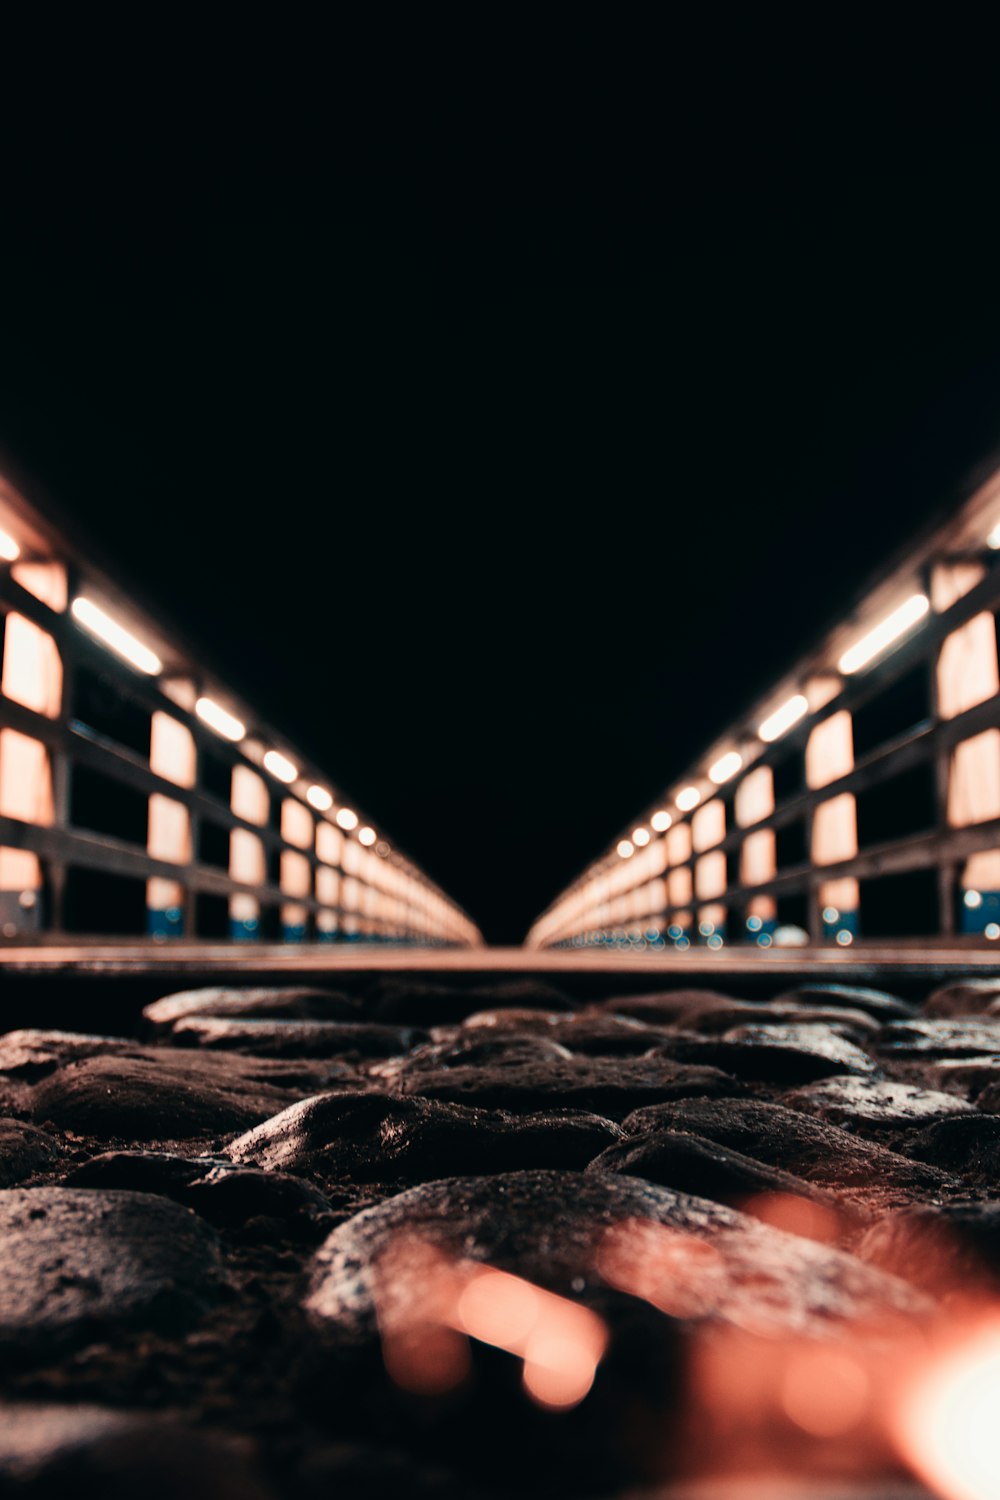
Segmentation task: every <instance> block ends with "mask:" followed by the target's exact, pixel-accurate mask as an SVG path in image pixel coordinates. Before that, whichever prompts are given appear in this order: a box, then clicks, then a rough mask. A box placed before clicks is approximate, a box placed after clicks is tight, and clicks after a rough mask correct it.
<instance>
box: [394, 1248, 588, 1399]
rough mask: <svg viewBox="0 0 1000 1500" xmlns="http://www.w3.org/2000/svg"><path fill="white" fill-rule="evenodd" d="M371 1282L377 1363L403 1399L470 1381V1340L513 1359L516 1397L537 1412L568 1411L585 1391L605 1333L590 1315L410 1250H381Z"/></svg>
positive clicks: (464, 1264)
mask: <svg viewBox="0 0 1000 1500" xmlns="http://www.w3.org/2000/svg"><path fill="white" fill-rule="evenodd" d="M380 1272H381V1275H380V1278H379V1279H380V1280H382V1277H383V1276H384V1290H383V1293H382V1294H381V1295H377V1301H378V1303H379V1306H378V1319H379V1328H380V1331H381V1334H382V1347H383V1358H384V1360H385V1365H386V1369H387V1371H388V1372H389V1375H390V1376H391V1377H392V1379H393V1380H395V1381H396V1383H397V1384H398V1385H400V1386H402V1387H403V1388H404V1389H406V1390H414V1391H421V1392H424V1393H433V1392H438V1391H444V1390H448V1389H451V1388H452V1387H453V1386H455V1385H457V1384H459V1383H460V1381H461V1380H463V1379H464V1378H465V1376H466V1375H467V1374H468V1372H469V1359H468V1340H469V1339H475V1340H477V1341H478V1342H479V1343H483V1344H490V1345H492V1346H493V1347H494V1348H496V1349H503V1350H505V1351H506V1352H507V1353H509V1354H514V1355H517V1356H519V1357H520V1358H521V1359H522V1360H523V1361H524V1369H523V1381H524V1387H525V1390H526V1391H527V1392H528V1394H529V1395H530V1396H532V1397H533V1399H534V1400H535V1401H537V1402H539V1404H540V1405H542V1406H550V1407H554V1408H566V1407H569V1406H576V1405H577V1404H578V1403H579V1402H580V1401H582V1400H583V1398H584V1396H586V1394H587V1392H588V1391H589V1390H590V1388H591V1386H592V1385H593V1383H594V1375H595V1373H596V1370H597V1366H598V1364H599V1363H600V1361H601V1359H602V1357H603V1355H604V1351H605V1349H606V1348H607V1343H608V1331H607V1327H606V1325H605V1323H604V1320H603V1319H602V1318H600V1317H598V1315H597V1314H596V1313H594V1312H591V1311H590V1309H589V1308H586V1307H581V1306H580V1305H579V1304H578V1303H575V1302H571V1301H570V1300H569V1299H568V1298H566V1297H560V1296H557V1295H556V1294H555V1293H554V1292H547V1291H545V1290H544V1289H543V1288H542V1287H540V1286H536V1285H535V1284H534V1283H533V1282H530V1281H526V1280H525V1279H524V1278H523V1277H520V1276H514V1275H512V1274H511V1273H510V1272H507V1271H498V1270H494V1269H493V1268H492V1267H488V1266H482V1265H477V1264H475V1263H474V1262H470V1261H461V1260H459V1261H452V1260H449V1259H448V1258H447V1257H446V1256H444V1255H442V1254H441V1253H440V1252H439V1251H437V1250H435V1249H434V1248H433V1247H432V1246H430V1245H421V1244H420V1243H419V1242H412V1243H407V1242H406V1241H402V1242H400V1243H399V1244H398V1245H397V1246H395V1247H393V1248H392V1249H390V1251H389V1252H387V1254H386V1256H384V1257H383V1263H382V1265H381V1267H380ZM401 1285H405V1286H406V1292H405V1294H403V1295H401V1294H400V1286H401Z"/></svg>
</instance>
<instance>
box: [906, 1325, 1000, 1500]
mask: <svg viewBox="0 0 1000 1500" xmlns="http://www.w3.org/2000/svg"><path fill="white" fill-rule="evenodd" d="M998 1413H1000V1319H996V1318H994V1319H991V1321H990V1322H989V1323H988V1324H987V1325H986V1326H984V1327H981V1328H980V1329H979V1330H978V1331H977V1332H976V1333H975V1334H973V1335H972V1336H971V1337H970V1338H968V1339H966V1340H965V1341H964V1342H962V1343H961V1344H959V1345H958V1346H957V1347H955V1348H954V1349H952V1351H951V1352H950V1353H948V1354H945V1355H943V1356H942V1357H940V1358H939V1359H937V1360H936V1361H934V1362H933V1363H932V1364H931V1365H930V1366H929V1368H928V1369H927V1370H926V1371H925V1372H924V1373H923V1374H921V1375H920V1376H919V1377H918V1378H917V1380H916V1381H915V1382H914V1383H913V1385H912V1386H911V1387H910V1389H909V1391H908V1392H907V1394H906V1396H905V1397H904V1400H903V1402H902V1405H901V1408H900V1411H899V1414H898V1424H897V1436H898V1439H899V1443H900V1446H901V1448H902V1450H903V1453H904V1455H905V1457H906V1458H907V1460H908V1461H909V1463H910V1465H911V1466H912V1467H913V1468H914V1469H915V1470H916V1471H917V1473H918V1474H919V1475H920V1477H921V1478H922V1479H924V1480H925V1481H926V1482H927V1483H928V1484H929V1485H930V1486H931V1487H932V1488H933V1489H934V1490H935V1491H936V1492H937V1494H939V1495H942V1496H944V1497H945V1500H996V1497H997V1495H1000V1449H998V1447H997V1415H998Z"/></svg>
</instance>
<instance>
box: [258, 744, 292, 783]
mask: <svg viewBox="0 0 1000 1500" xmlns="http://www.w3.org/2000/svg"><path fill="white" fill-rule="evenodd" d="M264 770H265V771H270V773H271V775H272V776H277V778H278V780H279V781H284V782H292V781H294V780H295V778H296V776H297V775H298V774H299V768H298V766H294V765H293V764H292V762H291V761H290V760H289V759H288V757H287V756H286V755H282V754H281V751H280V750H269V751H268V752H267V754H266V755H265V756H264Z"/></svg>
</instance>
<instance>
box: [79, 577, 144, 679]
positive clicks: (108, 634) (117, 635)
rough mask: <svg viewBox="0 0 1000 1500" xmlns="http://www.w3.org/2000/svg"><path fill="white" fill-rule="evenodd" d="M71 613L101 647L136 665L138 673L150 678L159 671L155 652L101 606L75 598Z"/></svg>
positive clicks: (91, 601) (81, 597)
mask: <svg viewBox="0 0 1000 1500" xmlns="http://www.w3.org/2000/svg"><path fill="white" fill-rule="evenodd" d="M70 612H71V614H72V616H73V618H74V620H78V621H79V622H80V624H81V625H82V626H83V627H84V629H85V630H88V631H89V632H90V634H91V635H93V636H96V637H97V639H98V640H99V641H101V642H103V644H104V645H105V646H110V647H111V650H112V651H114V652H115V653H116V654H117V655H118V656H120V657H122V659H123V660H124V661H127V662H129V663H130V664H131V665H132V666H133V667H138V669H139V671H140V672H146V673H148V675H149V676H150V677H155V676H156V674H157V672H162V671H163V663H162V661H161V660H160V658H159V657H158V656H157V654H156V652H155V651H150V649H149V647H148V646H144V645H143V644H142V642H141V641H137V640H136V638H135V636H134V635H132V634H131V632H130V631H128V630H126V629H125V627H124V625H119V623H118V621H117V620H113V619H112V618H111V616H110V615H106V614H105V613H104V610H103V609H99V608H98V606H97V605H96V604H95V603H94V601H93V600H92V599H87V598H84V596H83V595H82V594H81V595H80V597H79V598H77V599H74V600H73V604H72V608H71V611H70Z"/></svg>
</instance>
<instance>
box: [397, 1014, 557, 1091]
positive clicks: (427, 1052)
mask: <svg viewBox="0 0 1000 1500" xmlns="http://www.w3.org/2000/svg"><path fill="white" fill-rule="evenodd" d="M441 1029H442V1030H443V1029H444V1028H441ZM570 1057H572V1053H570V1052H569V1051H568V1050H567V1049H566V1048H565V1047H561V1046H560V1045H559V1043H558V1042H554V1041H552V1040H551V1039H550V1038H549V1037H547V1036H532V1035H528V1036H521V1035H519V1034H517V1033H513V1034H512V1033H510V1032H499V1033H496V1032H491V1031H478V1030H477V1031H470V1032H462V1031H459V1032H458V1033H457V1034H456V1035H453V1036H452V1037H451V1038H450V1039H449V1040H448V1041H439V1042H429V1043H428V1044H427V1045H426V1046H423V1047H419V1048H417V1049H416V1050H414V1051H413V1052H410V1053H409V1054H407V1055H406V1056H399V1057H395V1058H391V1059H389V1060H388V1061H387V1062H384V1063H376V1064H375V1066H374V1067H373V1068H372V1069H371V1073H372V1075H373V1076H374V1077H376V1078H382V1079H384V1080H386V1082H387V1084H388V1085H389V1086H392V1087H395V1085H396V1083H397V1081H398V1080H399V1079H400V1078H401V1077H403V1075H404V1074H405V1075H413V1074H415V1073H417V1072H419V1071H420V1070H421V1069H426V1071H428V1072H431V1073H433V1072H437V1071H438V1070H439V1069H441V1068H464V1067H479V1066H481V1065H482V1064H484V1063H485V1064H487V1065H489V1066H492V1067H498V1068H510V1067H521V1066H523V1065H524V1064H529V1065H530V1064H532V1063H535V1064H538V1063H541V1064H545V1063H546V1062H550V1061H556V1062H560V1061H565V1060H566V1059H567V1058H570Z"/></svg>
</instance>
